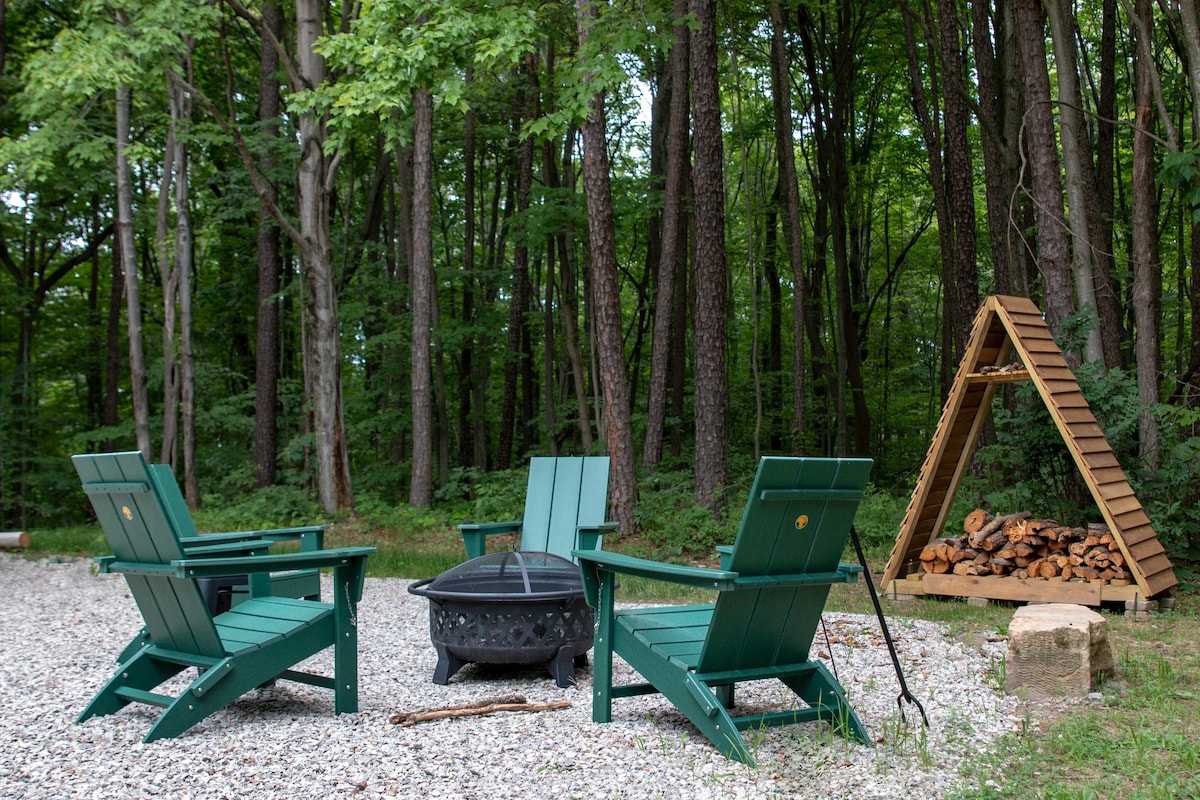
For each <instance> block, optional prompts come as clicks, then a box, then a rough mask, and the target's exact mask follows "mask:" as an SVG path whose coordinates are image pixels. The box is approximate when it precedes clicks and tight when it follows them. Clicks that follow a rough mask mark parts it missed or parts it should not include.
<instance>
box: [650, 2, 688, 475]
mask: <svg viewBox="0 0 1200 800" xmlns="http://www.w3.org/2000/svg"><path fill="white" fill-rule="evenodd" d="M672 13H673V15H674V17H675V19H677V20H683V19H685V18H686V16H687V0H675V3H674V7H673V11H672ZM673 35H674V40H673V42H672V45H671V55H670V57H669V61H668V64H669V75H670V79H669V83H668V87H669V91H670V99H669V103H668V111H667V135H666V137H665V139H666V141H665V145H666V151H667V152H666V159H665V160H666V165H665V166H666V168H665V175H664V179H663V210H662V247H661V248H660V249H659V259H658V286H657V287H656V290H655V297H654V332H653V334H652V337H651V338H652V341H651V346H650V389H649V396H648V399H647V401H646V435H645V438H644V440H643V442H642V466H643V467H645V468H646V469H648V470H650V469H654V468H655V467H657V466H658V464H659V462H661V461H662V451H663V433H664V431H665V429H666V419H667V377H668V375H669V373H670V368H671V314H672V311H673V310H674V293H675V260H676V254H677V253H678V252H679V247H680V244H681V242H682V241H683V237H682V236H680V229H681V226H682V223H683V222H684V219H683V210H682V206H683V173H684V169H685V166H686V162H687V150H688V130H687V128H688V125H687V123H688V29H687V25H686V24H683V23H682V22H680V24H678V25H676V26H675V27H674V29H673Z"/></svg>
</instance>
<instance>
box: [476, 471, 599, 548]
mask: <svg viewBox="0 0 1200 800" xmlns="http://www.w3.org/2000/svg"><path fill="white" fill-rule="evenodd" d="M607 512H608V456H586V457H562V458H548V457H538V458H532V459H530V460H529V483H528V484H527V485H526V488H525V517H524V519H522V520H520V521H516V522H484V523H467V524H463V525H459V526H458V529H459V530H460V531H462V536H463V545H464V546H465V547H466V550H467V558H478V557H479V556H482V555H484V553H486V552H487V537H489V536H493V535H495V534H498V533H520V534H521V544H520V548H519V549H521V550H533V551H539V552H544V553H553V554H554V555H556V556H562V557H563V558H572V556H571V551H572V550H575V549H581V550H598V549H599V548H600V546H601V545H602V544H603V537H604V534H605V533H607V532H609V531H613V530H616V527H617V523H615V522H606V521H605V519H604V517H605V516H606V514H607Z"/></svg>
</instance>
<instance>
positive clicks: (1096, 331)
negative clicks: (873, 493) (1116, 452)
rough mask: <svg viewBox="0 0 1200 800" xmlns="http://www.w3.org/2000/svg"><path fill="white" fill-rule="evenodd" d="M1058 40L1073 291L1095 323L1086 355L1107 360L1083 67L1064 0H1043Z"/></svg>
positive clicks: (1056, 54)
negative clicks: (1092, 223) (1099, 298)
mask: <svg viewBox="0 0 1200 800" xmlns="http://www.w3.org/2000/svg"><path fill="white" fill-rule="evenodd" d="M1044 5H1045V7H1046V12H1047V17H1048V19H1049V21H1050V36H1051V39H1052V40H1053V42H1054V64H1055V70H1054V73H1055V76H1056V78H1057V81H1058V97H1059V103H1058V115H1059V119H1060V121H1061V122H1060V125H1059V127H1060V132H1061V133H1060V135H1061V138H1062V152H1063V166H1064V168H1065V172H1066V185H1067V207H1068V210H1069V213H1068V214H1067V224H1068V225H1069V226H1070V230H1071V240H1072V247H1071V271H1072V273H1073V274H1074V277H1075V296H1076V302H1077V308H1078V310H1079V311H1081V312H1083V313H1085V314H1087V315H1089V316H1090V317H1091V318H1092V323H1093V324H1091V325H1090V326H1089V328H1088V330H1087V333H1086V337H1087V338H1086V340H1085V345H1084V358H1085V359H1086V360H1087V361H1090V362H1093V363H1099V364H1103V363H1104V349H1103V347H1102V345H1101V341H1100V325H1099V317H1098V312H1097V309H1098V308H1099V304H1098V303H1097V302H1096V279H1095V275H1094V273H1093V269H1092V262H1093V259H1092V253H1093V251H1095V250H1099V249H1100V247H1099V243H1096V242H1093V241H1092V236H1091V230H1090V228H1089V220H1090V219H1091V217H1092V215H1093V212H1092V210H1091V205H1092V202H1091V200H1092V197H1093V196H1094V194H1095V186H1096V184H1095V180H1094V178H1093V173H1092V156H1091V143H1090V141H1089V139H1088V136H1087V131H1086V130H1085V129H1084V122H1083V113H1082V111H1081V109H1082V108H1083V94H1082V92H1080V89H1079V67H1078V59H1077V58H1076V54H1075V24H1074V20H1073V18H1072V16H1071V13H1070V9H1068V8H1067V7H1065V0H1044Z"/></svg>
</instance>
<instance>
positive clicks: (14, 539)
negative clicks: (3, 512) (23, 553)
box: [0, 531, 32, 550]
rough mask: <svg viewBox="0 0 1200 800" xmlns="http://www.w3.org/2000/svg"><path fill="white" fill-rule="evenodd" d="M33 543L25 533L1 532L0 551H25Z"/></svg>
mask: <svg viewBox="0 0 1200 800" xmlns="http://www.w3.org/2000/svg"><path fill="white" fill-rule="evenodd" d="M31 543H32V539H31V538H30V536H29V534H28V533H26V532H25V531H0V550H24V549H25V548H26V547H29V545H30V544H31Z"/></svg>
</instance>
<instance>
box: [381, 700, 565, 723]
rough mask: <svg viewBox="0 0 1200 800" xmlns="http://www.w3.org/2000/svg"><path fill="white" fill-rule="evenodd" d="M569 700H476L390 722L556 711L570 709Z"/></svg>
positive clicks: (403, 713) (397, 716) (394, 717)
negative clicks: (537, 701)
mask: <svg viewBox="0 0 1200 800" xmlns="http://www.w3.org/2000/svg"><path fill="white" fill-rule="evenodd" d="M570 707H571V702H570V701H569V700H555V701H553V702H550V703H530V702H528V701H527V700H526V699H525V697H524V696H522V695H519V694H514V695H509V696H507V697H493V698H491V699H490V700H476V701H475V702H473V703H463V704H462V705H458V706H446V707H443V708H423V709H421V710H420V711H401V712H400V713H398V714H393V715H392V716H391V717H389V718H388V721H389V722H391V723H392V724H393V725H416V724H417V723H418V722H427V721H428V720H432V719H447V718H449V717H474V716H479V715H481V714H494V713H496V712H497V711H555V710H557V709H560V708H570Z"/></svg>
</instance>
